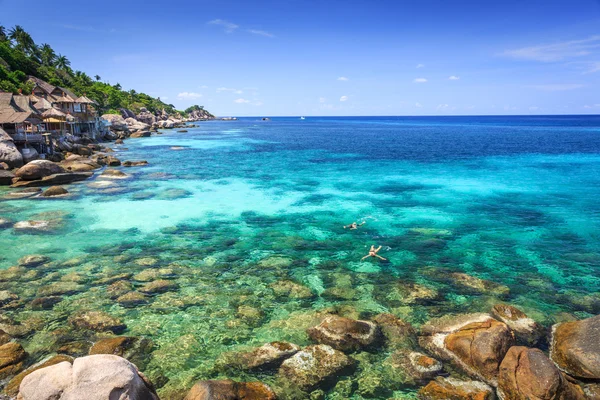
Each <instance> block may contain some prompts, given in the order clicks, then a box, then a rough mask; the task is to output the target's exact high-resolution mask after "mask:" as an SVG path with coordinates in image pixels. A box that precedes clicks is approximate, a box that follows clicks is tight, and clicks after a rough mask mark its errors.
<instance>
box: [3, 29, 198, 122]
mask: <svg viewBox="0 0 600 400" xmlns="http://www.w3.org/2000/svg"><path fill="white" fill-rule="evenodd" d="M29 75H32V76H35V77H37V78H40V79H43V80H45V81H46V82H49V83H50V84H52V85H54V86H60V87H64V88H67V89H70V90H71V91H73V92H74V93H75V94H77V95H78V96H81V95H85V96H87V97H89V98H90V99H92V100H94V101H96V102H97V103H98V107H97V108H98V111H99V113H100V114H104V113H107V112H108V113H110V112H115V113H119V111H118V110H119V109H120V108H127V109H130V110H132V111H133V112H135V113H139V112H140V110H141V109H142V108H146V109H148V111H150V112H153V113H155V112H160V111H162V110H165V111H166V112H167V113H168V114H176V113H177V110H175V107H174V106H173V105H172V104H167V103H164V102H163V101H161V100H160V98H154V97H152V96H149V95H147V94H145V93H138V92H136V91H135V90H129V91H125V90H123V88H122V87H121V85H120V84H119V83H116V84H114V85H111V84H110V83H108V82H101V79H102V78H101V77H100V76H99V75H95V76H94V77H93V78H91V77H90V76H88V75H87V74H86V73H85V72H82V71H76V70H73V69H72V68H71V62H70V61H69V59H68V58H67V57H66V56H64V55H62V54H57V53H56V52H55V51H54V49H52V47H51V46H50V45H49V44H47V43H44V44H41V45H37V44H36V43H35V42H34V41H33V39H32V38H31V36H30V35H29V34H28V33H27V32H25V30H24V29H23V28H22V27H20V26H18V25H17V26H15V27H14V28H12V29H6V28H5V27H3V26H0V91H6V92H12V93H17V92H18V91H19V90H21V91H22V92H23V93H31V90H32V89H33V85H32V84H31V83H30V82H28V76H29ZM189 109H190V111H191V110H197V109H203V107H200V106H192V107H190V108H189ZM180 113H181V112H180ZM186 114H187V110H186Z"/></svg>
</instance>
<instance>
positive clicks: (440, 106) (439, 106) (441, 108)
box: [436, 104, 450, 111]
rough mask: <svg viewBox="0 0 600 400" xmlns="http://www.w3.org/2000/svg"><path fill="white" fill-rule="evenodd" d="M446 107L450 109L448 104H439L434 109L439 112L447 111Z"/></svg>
mask: <svg viewBox="0 0 600 400" xmlns="http://www.w3.org/2000/svg"><path fill="white" fill-rule="evenodd" d="M448 107H450V106H449V105H448V104H439V105H438V106H437V107H436V109H437V110H439V111H442V110H447V109H448Z"/></svg>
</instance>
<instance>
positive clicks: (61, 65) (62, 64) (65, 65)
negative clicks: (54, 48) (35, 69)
mask: <svg viewBox="0 0 600 400" xmlns="http://www.w3.org/2000/svg"><path fill="white" fill-rule="evenodd" d="M55 66H56V68H58V69H62V70H64V71H66V70H68V69H70V67H71V61H69V60H68V59H67V57H65V56H63V55H62V54H59V55H58V56H57V57H56V64H55Z"/></svg>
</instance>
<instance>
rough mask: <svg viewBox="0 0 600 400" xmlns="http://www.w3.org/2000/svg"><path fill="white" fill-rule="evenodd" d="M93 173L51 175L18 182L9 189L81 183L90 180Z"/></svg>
mask: <svg viewBox="0 0 600 400" xmlns="http://www.w3.org/2000/svg"><path fill="white" fill-rule="evenodd" d="M93 175H94V173H93V172H65V173H61V174H53V175H48V176H45V177H43V178H42V179H39V180H33V181H19V182H17V183H15V184H13V185H12V186H11V187H32V186H35V187H37V186H51V185H66V184H68V183H73V182H78V181H83V180H85V179H88V178H91V177H92V176H93Z"/></svg>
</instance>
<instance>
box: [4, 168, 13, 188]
mask: <svg viewBox="0 0 600 400" xmlns="http://www.w3.org/2000/svg"><path fill="white" fill-rule="evenodd" d="M14 177H15V174H14V173H13V172H11V171H6V170H0V186H8V185H12V182H13V179H14Z"/></svg>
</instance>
